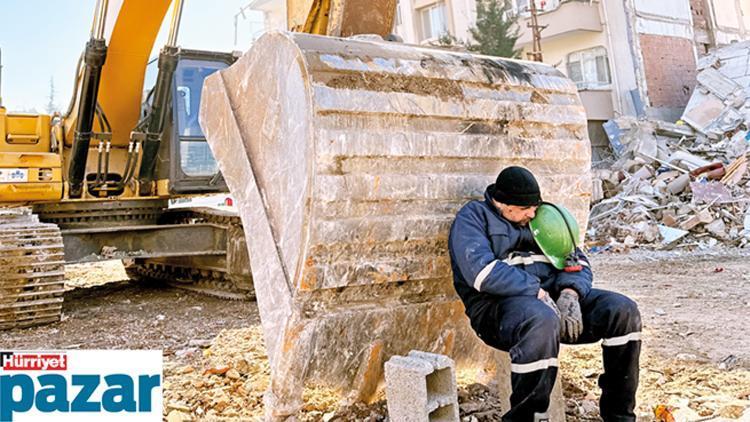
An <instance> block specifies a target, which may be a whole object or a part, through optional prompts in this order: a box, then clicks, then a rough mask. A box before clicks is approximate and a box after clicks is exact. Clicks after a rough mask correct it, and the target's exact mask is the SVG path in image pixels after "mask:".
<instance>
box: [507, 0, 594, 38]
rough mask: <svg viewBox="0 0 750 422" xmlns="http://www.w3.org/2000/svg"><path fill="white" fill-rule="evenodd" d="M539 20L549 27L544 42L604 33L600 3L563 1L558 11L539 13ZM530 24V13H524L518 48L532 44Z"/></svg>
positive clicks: (586, 0)
mask: <svg viewBox="0 0 750 422" xmlns="http://www.w3.org/2000/svg"><path fill="white" fill-rule="evenodd" d="M537 20H538V21H539V25H542V26H547V28H545V29H544V30H543V31H542V42H544V41H545V40H550V39H552V38H556V37H561V36H564V35H570V34H574V33H578V32H602V30H603V29H602V19H601V14H600V13H599V2H598V1H589V0H583V1H581V0H567V1H562V2H561V3H560V5H559V6H558V7H557V8H556V9H554V10H550V11H546V12H542V13H539V14H538V15H537ZM530 23H531V17H530V16H528V13H522V14H521V16H520V17H519V19H518V24H519V26H520V27H521V31H520V33H521V37H520V38H518V41H517V42H516V46H517V47H525V46H527V45H530V44H531V41H532V36H531V29H530V28H529V27H528V24H530Z"/></svg>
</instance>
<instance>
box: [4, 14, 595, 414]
mask: <svg viewBox="0 0 750 422" xmlns="http://www.w3.org/2000/svg"><path fill="white" fill-rule="evenodd" d="M107 3H108V2H107V1H106V0H100V1H99V3H98V5H97V9H96V17H95V19H94V25H93V28H92V36H91V40H90V41H89V42H88V44H87V47H86V52H85V54H84V58H83V64H82V65H81V71H80V72H79V80H78V83H77V87H78V89H77V91H76V94H75V96H74V98H75V100H74V104H73V106H72V107H71V110H70V111H69V112H68V113H66V115H65V116H63V117H62V118H61V119H59V121H58V122H53V123H50V117H49V116H21V115H12V114H5V112H4V111H3V114H0V134H2V136H3V137H2V140H0V202H3V203H11V204H17V205H27V204H32V205H33V208H32V210H31V211H29V210H28V208H20V207H15V208H6V209H5V210H2V209H0V218H2V220H3V223H0V240H2V244H0V283H2V284H1V285H0V327H6V328H7V327H18V326H24V325H30V324H34V323H39V322H42V321H45V322H46V321H51V320H55V319H56V318H59V309H58V310H55V309H53V306H59V305H58V302H55V301H56V300H57V299H58V298H59V295H60V293H59V291H60V290H61V288H62V287H61V278H62V270H61V265H62V264H64V263H65V262H80V261H86V260H95V259H104V258H110V259H111V258H123V259H128V260H130V262H131V266H130V268H131V270H130V271H131V272H133V273H136V274H143V275H146V276H149V277H157V278H158V277H165V278H172V279H173V281H174V280H177V281H178V282H180V283H182V284H185V285H188V286H190V285H192V286H193V287H194V288H197V289H204V290H210V291H214V292H215V291H218V290H222V291H225V292H229V293H225V294H226V295H227V297H237V296H243V295H245V296H247V295H249V294H254V295H255V299H256V301H257V306H258V309H259V312H260V316H261V325H262V330H263V336H264V340H265V344H266V349H267V352H268V358H269V363H270V368H271V377H270V385H269V386H268V390H267V393H266V395H265V398H264V405H265V409H266V415H267V418H268V419H269V420H284V418H286V417H288V416H290V415H294V414H295V413H296V412H298V411H299V410H300V409H301V407H302V406H303V396H304V393H305V391H306V389H309V388H327V389H329V390H330V391H336V392H338V393H339V395H340V399H341V401H342V402H351V401H366V402H367V401H371V400H373V399H374V398H375V397H377V392H378V391H379V390H380V389H381V388H382V386H383V376H384V372H383V366H384V362H385V361H386V360H388V359H389V358H390V357H391V356H394V355H406V354H408V353H409V351H410V350H421V351H426V352H433V353H440V354H445V355H448V356H450V357H451V358H452V359H453V360H454V361H455V368H456V370H457V371H468V372H466V373H469V374H472V375H471V376H472V377H473V379H475V380H476V381H478V382H482V381H487V378H488V377H491V375H490V374H492V372H493V371H494V366H495V359H494V356H493V352H492V350H491V349H490V348H488V347H487V346H485V345H484V344H483V343H482V341H481V340H480V339H478V338H477V337H476V336H475V335H474V334H473V331H472V330H471V328H470V327H469V324H468V319H467V318H466V317H465V315H464V314H463V306H462V304H461V302H460V300H459V299H458V297H457V296H456V295H455V292H454V291H453V287H452V284H451V283H452V282H451V276H450V263H449V259H448V253H447V233H448V229H449V227H450V223H451V221H452V218H453V216H454V215H455V213H456V211H457V210H458V209H459V208H460V207H461V206H462V204H464V203H466V202H467V201H468V200H471V199H476V198H480V197H481V196H482V192H483V191H484V189H485V187H486V186H487V185H488V184H489V183H491V182H492V180H493V179H494V177H495V176H496V175H497V173H498V171H499V170H500V169H502V168H503V167H504V166H507V165H511V164H522V165H524V166H526V167H528V168H530V169H531V170H532V171H533V172H534V174H535V175H536V176H537V178H538V179H539V182H540V186H541V189H542V192H543V196H544V197H545V199H546V200H548V201H552V202H556V203H560V204H562V205H564V206H565V207H566V208H568V209H569V210H571V211H572V212H573V214H574V215H575V217H576V219H577V220H578V223H579V225H581V226H583V227H585V226H586V224H585V223H586V218H587V210H588V203H589V198H590V190H591V184H590V174H589V168H590V164H591V152H590V143H589V139H588V132H587V124H586V116H585V110H584V108H583V106H582V103H581V100H580V97H579V95H578V92H577V89H576V86H575V84H574V83H572V82H571V81H570V80H569V79H568V78H566V77H565V76H564V75H563V74H562V73H560V72H559V71H557V70H556V69H554V68H552V67H550V66H547V65H544V64H542V63H534V62H525V61H517V60H510V59H502V58H497V57H489V56H482V55H477V54H472V53H469V52H462V51H453V50H444V49H439V48H435V47H430V46H423V45H408V44H404V43H400V42H391V41H386V39H392V37H389V36H388V35H389V34H390V32H391V30H392V28H393V20H394V16H395V8H396V0H383V1H371V0H288V1H287V18H288V27H289V28H291V29H292V30H293V31H291V32H287V31H272V32H268V33H266V34H264V35H262V36H261V37H260V38H259V39H258V40H257V41H256V42H254V44H253V46H252V48H251V49H250V50H249V51H247V52H246V53H244V54H243V55H242V56H241V57H235V56H231V55H222V54H219V53H207V52H197V51H190V50H183V49H181V48H179V47H177V45H176V38H177V30H178V27H179V14H180V9H181V7H182V2H181V1H179V0H175V7H174V9H173V10H174V11H175V12H174V13H173V18H172V25H171V29H170V37H169V41H168V42H167V45H166V46H165V47H164V48H163V49H162V51H161V54H160V58H159V75H158V77H157V82H156V86H155V88H154V89H153V90H152V91H151V94H150V95H149V100H148V101H146V105H147V106H146V107H145V114H143V115H141V114H139V110H140V101H139V100H140V95H141V89H142V84H143V81H142V74H143V70H144V68H145V65H146V62H147V55H148V51H149V50H150V47H151V44H153V39H154V37H155V34H156V32H157V30H158V26H159V22H161V19H162V18H163V16H164V15H165V13H166V11H167V9H168V6H169V3H170V1H168V0H161V1H158V0H128V1H125V2H117V3H118V4H117V7H119V8H120V9H119V13H117V18H116V20H115V22H116V23H115V24H114V25H108V24H107V22H110V21H111V19H110V18H108V16H112V14H113V13H114V12H112V11H110V10H109V9H110V8H111V7H108V5H107ZM113 5H114V3H113ZM131 8H132V9H131ZM107 40H108V43H107V42H106V41H107ZM105 57H106V61H105ZM225 186H226V188H228V190H229V192H230V193H231V195H232V197H233V199H234V204H235V206H236V209H237V213H236V214H232V215H225V214H219V213H218V212H208V211H205V210H181V211H173V210H169V209H166V207H165V206H164V204H165V201H166V200H167V199H169V198H173V197H176V196H181V195H192V194H198V193H205V192H220V191H222V190H223V189H225ZM240 255H242V257H241V258H240ZM207 278H210V280H207ZM250 291H252V292H253V293H249V292H250ZM55 312H58V313H57V314H56V313H55ZM45 318H46V319H45ZM422 369H424V368H422ZM441 370H443V369H441ZM424 375H425V377H426V378H425V382H426V386H427V390H428V391H430V392H431V393H430V394H431V395H430V396H429V397H428V406H429V409H428V411H429V412H430V419H431V420H443V419H441V418H444V417H445V415H448V414H450V413H449V412H447V409H446V408H445V406H446V405H447V404H446V403H445V402H444V400H442V395H441V394H443V393H445V392H444V391H442V390H441V389H443V388H445V386H444V385H442V384H440V383H439V382H437V381H435V380H436V379H437V378H436V377H433V376H431V375H430V371H426V372H425V373H424ZM438 378H440V377H438Z"/></svg>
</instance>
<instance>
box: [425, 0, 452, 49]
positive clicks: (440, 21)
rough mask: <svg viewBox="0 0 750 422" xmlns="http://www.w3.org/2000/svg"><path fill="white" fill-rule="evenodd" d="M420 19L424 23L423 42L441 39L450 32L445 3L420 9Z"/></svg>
mask: <svg viewBox="0 0 750 422" xmlns="http://www.w3.org/2000/svg"><path fill="white" fill-rule="evenodd" d="M419 18H420V20H421V22H422V41H425V40H434V39H437V38H440V36H442V35H443V34H445V33H447V32H448V22H447V20H446V19H445V3H444V2H442V1H441V2H439V3H435V4H433V5H431V6H427V7H424V8H422V9H419Z"/></svg>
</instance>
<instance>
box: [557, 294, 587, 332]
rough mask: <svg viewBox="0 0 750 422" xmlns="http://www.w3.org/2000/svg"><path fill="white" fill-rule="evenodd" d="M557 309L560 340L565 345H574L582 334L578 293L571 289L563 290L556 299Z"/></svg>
mask: <svg viewBox="0 0 750 422" xmlns="http://www.w3.org/2000/svg"><path fill="white" fill-rule="evenodd" d="M557 308H558V309H559V310H560V314H561V315H562V316H561V317H560V339H561V340H562V341H563V342H566V343H574V342H575V341H576V340H578V336H580V335H581V333H582V332H583V316H582V315H581V305H580V304H579V303H578V293H576V291H575V290H573V289H563V291H562V293H560V297H559V298H557Z"/></svg>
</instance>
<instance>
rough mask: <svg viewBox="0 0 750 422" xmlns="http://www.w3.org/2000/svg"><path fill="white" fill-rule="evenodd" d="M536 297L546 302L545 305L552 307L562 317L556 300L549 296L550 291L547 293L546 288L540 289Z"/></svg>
mask: <svg viewBox="0 0 750 422" xmlns="http://www.w3.org/2000/svg"><path fill="white" fill-rule="evenodd" d="M536 297H537V298H538V299H539V300H541V301H542V302H544V304H545V305H547V306H549V307H550V308H552V310H553V311H555V314H557V317H558V318H562V317H561V316H560V310H559V309H557V305H555V301H554V300H552V298H551V297H550V296H549V293H547V292H546V291H545V290H544V289H539V293H537V295H536Z"/></svg>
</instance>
